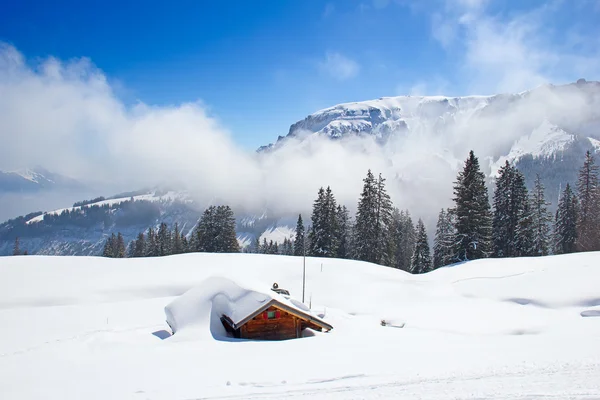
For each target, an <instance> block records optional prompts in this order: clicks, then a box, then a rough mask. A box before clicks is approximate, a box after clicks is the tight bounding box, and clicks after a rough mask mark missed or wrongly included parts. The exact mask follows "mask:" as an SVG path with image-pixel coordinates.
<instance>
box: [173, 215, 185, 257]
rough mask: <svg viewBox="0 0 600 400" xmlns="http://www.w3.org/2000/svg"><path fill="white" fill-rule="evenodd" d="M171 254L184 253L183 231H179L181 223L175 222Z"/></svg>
mask: <svg viewBox="0 0 600 400" xmlns="http://www.w3.org/2000/svg"><path fill="white" fill-rule="evenodd" d="M171 247H172V248H171V254H181V253H183V245H182V243H181V233H180V232H179V224H178V223H177V222H175V227H174V228H173V236H172V237H171Z"/></svg>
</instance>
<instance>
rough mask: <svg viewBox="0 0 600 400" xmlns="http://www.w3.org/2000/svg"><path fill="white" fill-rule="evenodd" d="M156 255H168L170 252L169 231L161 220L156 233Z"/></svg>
mask: <svg viewBox="0 0 600 400" xmlns="http://www.w3.org/2000/svg"><path fill="white" fill-rule="evenodd" d="M157 241H158V256H168V255H169V254H171V232H169V228H168V226H167V224H166V223H164V222H161V224H160V225H159V227H158V233H157Z"/></svg>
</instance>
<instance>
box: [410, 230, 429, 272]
mask: <svg viewBox="0 0 600 400" xmlns="http://www.w3.org/2000/svg"><path fill="white" fill-rule="evenodd" d="M432 270H433V268H432V263H431V253H430V251H429V242H428V240H427V232H426V231H425V225H424V224H423V221H422V220H421V219H420V218H419V221H418V222H417V240H416V244H415V250H414V252H413V256H412V258H411V267H410V272H411V273H413V274H422V273H425V272H429V271H432Z"/></svg>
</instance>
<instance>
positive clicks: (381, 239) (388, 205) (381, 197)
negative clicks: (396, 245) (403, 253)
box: [375, 174, 394, 266]
mask: <svg viewBox="0 0 600 400" xmlns="http://www.w3.org/2000/svg"><path fill="white" fill-rule="evenodd" d="M393 209H394V207H393V205H392V200H391V199H390V196H389V194H388V193H387V191H386V189H385V179H384V178H383V177H382V176H381V174H379V178H378V180H377V211H376V216H377V219H376V231H375V233H376V243H377V257H378V260H377V262H378V263H379V264H382V265H388V266H389V265H391V264H392V259H391V258H390V257H389V251H388V245H389V240H390V234H391V232H390V230H391V226H392V212H393Z"/></svg>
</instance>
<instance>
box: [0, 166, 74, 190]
mask: <svg viewBox="0 0 600 400" xmlns="http://www.w3.org/2000/svg"><path fill="white" fill-rule="evenodd" d="M83 188H84V185H83V184H82V183H80V182H78V181H76V180H75V179H71V178H68V177H66V176H63V175H60V174H56V173H53V172H50V171H48V170H46V169H44V168H42V167H35V168H32V169H28V168H27V169H21V170H18V171H0V194H3V193H14V192H38V191H42V190H54V189H60V190H81V189H83Z"/></svg>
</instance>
